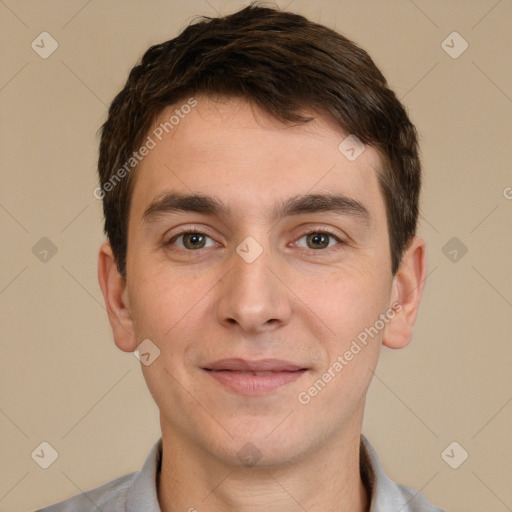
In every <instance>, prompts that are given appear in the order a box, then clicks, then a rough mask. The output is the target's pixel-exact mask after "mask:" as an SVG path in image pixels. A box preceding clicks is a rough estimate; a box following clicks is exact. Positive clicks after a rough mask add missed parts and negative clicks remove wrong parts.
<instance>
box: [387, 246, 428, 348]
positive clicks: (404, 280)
mask: <svg viewBox="0 0 512 512" xmlns="http://www.w3.org/2000/svg"><path fill="white" fill-rule="evenodd" d="M425 277H426V244H425V240H423V238H421V237H419V236H415V237H414V238H413V239H412V240H411V242H410V244H409V246H408V248H407V250H406V252H405V253H404V256H403V258H402V262H401V264H400V268H399V269H398V271H397V273H396V274H395V277H394V278H393V289H392V294H391V305H393V304H395V303H396V304H398V305H399V306H398V307H397V308H395V311H396V313H395V316H394V318H393V319H392V320H391V321H390V322H389V323H388V324H387V325H386V329H385V332H384V336H383V339H382V344H383V345H384V346H386V347H389V348H403V347H405V346H406V345H408V344H409V342H410V341H411V339H412V333H413V327H414V323H415V322H416V316H417V314H418V309H419V305H420V300H421V295H422V292H423V287H424V285H425Z"/></svg>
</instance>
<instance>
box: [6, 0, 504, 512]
mask: <svg viewBox="0 0 512 512" xmlns="http://www.w3.org/2000/svg"><path fill="white" fill-rule="evenodd" d="M277 3H278V4H279V5H280V6H281V7H285V6H286V5H287V4H289V5H290V6H289V9H290V10H293V11H296V12H298V13H301V14H305V15H306V16H309V17H310V18H312V19H313V20H315V21H318V22H321V23H323V24H326V25H328V26H330V27H332V28H335V29H337V30H338V31H340V32H341V33H343V34H345V35H346V36H348V37H350V38H353V39H354V40H355V41H356V42H358V43H359V44H360V45H362V46H363V48H365V49H366V50H367V51H368V52H369V53H370V55H371V56H372V57H373V58H374V60H375V62H376V63H377V65H378V66H379V67H380V68H381V70H382V71H383V72H384V74H385V75H386V77H387V78H388V80H389V82H390V84H391V86H392V87H393V88H394V89H395V90H396V91H397V94H398V96H399V97H400V98H402V99H403V101H404V103H405V104H406V106H407V107H408V109H409V112H410V115H411V118H412V120H413V122H414V123H415V124H416V125H417V127H418V130H419V131H420V134H421V144H422V155H423V164H424V170H425V187H424V192H423V207H422V220H421V227H420V234H421V235H423V236H424V237H425V238H426V240H427V243H428V248H429V253H428V272H429V277H428V279H427V284H426V288H425V293H424V299H423V303H422V308H421V310H420V314H419V318H418V321H417V325H416V327H415V333H414V339H413V342H412V343H411V345H410V346H409V347H407V348H406V349H404V350H401V351H391V350H388V349H384V350H383V353H382V359H381V361H380V363H379V366H378V368H377V372H376V377H375V379H374V381H373V383H372V385H371V388H370V392H369V395H368V403H367V413H366V418H365V424H364V430H363V431H364V433H365V434H366V435H367V437H368V438H369V439H370V440H371V442H372V443H373V445H374V446H375V448H376V449H377V452H378V453H379V455H380V457H381V460H382V461H383V463H384V466H385V468H386V469H387V471H388V473H389V475H390V476H391V477H392V478H393V479H395V480H396V481H398V482H400V483H403V484H406V485H409V486H412V487H414V488H415V489H417V490H421V492H423V493H424V494H425V495H426V496H427V497H428V498H429V499H430V500H431V501H432V502H434V503H435V504H437V505H439V506H440V507H442V508H445V509H446V510H448V511H451V512H462V511H464V512H477V511H479V512H480V511H482V510H485V511H495V512H502V511H507V510H509V511H510V510H512V486H510V475H511V474H512V462H511V460H512V441H511V426H512V377H511V371H510V367H511V364H512V343H511V341H512V339H511V334H510V332H511V328H512V314H511V313H512V273H511V272H510V262H511V261H512V241H511V236H510V235H511V227H512V222H511V221H512V199H511V198H512V188H510V187H512V173H511V162H512V149H511V146H512V144H511V141H512V122H511V119H512V69H511V60H510V52H511V49H512V31H511V30H510V28H511V25H512V23H511V22H512V2H511V1H510V0H501V1H496V0H473V1H467V0H466V1H463V0H458V1H450V2H445V1H440V0H436V1H426V0H415V2H413V1H407V0H393V1H359V0H350V1H349V0H346V1H335V0H324V1H318V0H317V1H315V2H312V1H310V2H307V1H303V0H294V1H293V2H291V3H290V0H284V1H278V2H277ZM245 4H246V2H244V1H242V0H240V1H234V0H230V1H221V0H208V1H206V0H194V1H187V2H185V1H183V2H181V1H177V0H161V1H157V0H153V1H149V2H135V1H124V2H122V1H120V0H116V1H108V2H101V1H99V0H92V1H89V2H87V1H86V0H76V1H63V0H60V1H59V0H48V1H44V2H37V1H29V0H24V1H14V0H5V1H1V2H0V20H1V21H0V38H1V48H2V50H1V52H2V55H1V57H2V63H3V65H2V69H1V71H0V112H1V118H2V131H1V134H0V135H1V136H0V140H1V143H2V149H1V156H2V187H1V189H0V222H1V235H2V239H3V240H4V244H3V250H2V252H1V256H0V257H1V267H0V308H1V332H2V347H1V353H2V358H1V363H0V365H1V366H0V429H1V447H2V448H1V468H0V511H3V512H6V511H13V512H17V511H28V510H34V509H36V508H38V507H41V506H43V505H46V504H49V503H52V502H55V501H57V500H61V499H64V498H67V497H69V496H71V495H74V494H76V493H78V492H80V490H86V489H89V488H91V487H93V486H96V485H99V484H101V483H104V482H106V481H108V480H110V479H113V478H115V477H117V476H119V475H122V474H124V473H127V472H131V471H136V470H138V469H140V467H141V466H142V464H143V461H144V459H145V457H146V456H147V453H148V451H149V449H150V448H151V446H152V445H153V443H154V442H155V441H156V439H157V438H158V437H159V434H160V431H159V424H158V414H157V412H158V411H157V408H156V406H155V405H154V403H153V402H152V399H151V397H150V395H149V392H148V391H147V388H146V385H145V383H144V380H143V378H142V376H141V371H140V367H139V364H140V363H139V362H138V361H137V360H136V358H135V357H134V356H133V355H132V354H126V353H123V352H121V351H119V350H118V349H117V348H116V347H115V345H114V343H113V341H112V336H111V331H110V326H109V324H108V321H107V315H106V312H105V308H104V304H103V298H102V295H101V292H100V288H99V285H98V283H97V277H96V265H97V251H98V248H99V245H100V243H101V241H102V239H103V237H102V212H101V204H100V202H99V201H97V200H96V199H95V198H94V197H93V195H92V191H93V189H94V187H95V186H96V185H97V183H96V169H95V166H96V158H97V144H98V139H97V138H96V131H97V130H98V128H99V126H100V124H101V123H102V121H103V120H104V118H105V114H106V108H107V105H108V104H109V103H110V101H111V100H112V99H113V97H114V95H115V94H116V93H117V92H118V90H119V89H120V87H121V86H122V84H123V83H124V81H125V79H126V77H127V74H128V72H129V70H130V69H131V67H132V66H133V65H134V64H135V62H136V60H137V59H138V58H139V57H140V56H141V55H142V53H143V52H144V51H145V50H146V49H147V47H148V46H149V45H151V44H155V43H157V42H161V41H163V40H167V39H170V38H172V37H174V36H175V35H177V34H178V32H179V31H181V30H182V29H183V28H185V26H186V25H187V24H188V23H189V22H190V21H191V19H192V17H193V15H196V14H206V15H211V16H215V15H216V11H217V12H220V13H223V14H226V13H229V12H232V11H234V10H235V9H237V8H240V7H242V6H243V5H245ZM43 31H46V32H48V33H50V34H51V36H52V37H53V38H54V39H55V40H56V41H57V42H58V45H59V46H58V49H57V50H56V51H55V52H54V53H53V54H52V55H51V56H50V57H48V58H47V59H43V58H41V57H40V56H39V55H38V54H37V53H36V52H35V51H34V50H33V49H32V48H31V42H32V41H33V40H34V39H36V37H37V36H38V35H39V34H40V33H41V32H43ZM453 31H457V32H458V33H459V34H460V35H461V36H462V37H463V38H464V39H465V40H466V41H467V42H468V43H469V47H468V49H467V50H466V51H465V52H464V53H462V55H460V56H459V57H458V58H456V59H454V58H452V57H450V56H449V55H448V54H447V53H446V52H445V50H444V49H443V47H442V46H441V44H442V41H443V40H445V38H446V37H447V36H448V35H449V34H451V33H452V32H453ZM448 41H450V40H448ZM448 44H450V45H451V46H454V49H455V50H457V49H459V48H461V46H460V41H459V42H457V41H456V40H455V41H454V43H453V44H452V43H451V42H449V43H448ZM507 197H508V198H507ZM42 237H47V238H49V239H50V240H51V241H52V242H53V244H54V245H55V246H56V248H57V253H56V254H55V255H54V256H53V257H51V258H50V259H48V261H47V262H46V263H44V262H42V261H40V259H39V258H38V257H36V255H34V254H33V252H32V248H33V246H34V245H35V244H36V243H37V242H38V241H39V240H40V239H41V238H42ZM452 237H457V238H458V239H459V240H460V241H461V243H463V244H464V245H465V246H466V247H467V248H468V252H467V254H465V255H464V256H463V257H462V258H461V259H460V260H459V261H457V262H453V261H451V260H450V259H449V258H448V257H447V256H445V254H444V252H447V250H446V249H445V250H444V252H443V247H444V246H445V244H447V242H448V241H449V240H450V239H451V238H452ZM459 255H460V253H459ZM42 441H46V442H48V443H50V444H51V445H52V446H53V447H54V448H55V449H56V450H57V452H58V458H57V460H56V461H55V462H54V463H53V464H52V465H51V466H50V467H49V468H48V469H46V470H45V469H42V468H40V467H39V466H38V465H37V464H36V463H35V462H34V460H33V459H32V458H31V453H32V452H33V450H34V449H35V448H36V447H37V446H38V445H39V444H40V443H41V442H42ZM453 441H457V442H458V443H459V444H460V445H461V446H462V447H464V449H465V450H467V452H468V453H469V457H468V459H467V460H466V461H465V462H464V463H463V464H462V465H461V466H460V467H459V468H458V469H452V468H451V467H450V466H449V465H448V464H447V463H446V462H445V461H444V460H443V458H442V457H441V453H442V452H443V450H444V449H445V448H446V447H447V446H448V445H449V444H450V443H452V442H453ZM453 453H454V455H453V457H452V458H453V459H457V458H458V457H459V456H460V453H459V452H458V451H457V450H456V451H455V452H453Z"/></svg>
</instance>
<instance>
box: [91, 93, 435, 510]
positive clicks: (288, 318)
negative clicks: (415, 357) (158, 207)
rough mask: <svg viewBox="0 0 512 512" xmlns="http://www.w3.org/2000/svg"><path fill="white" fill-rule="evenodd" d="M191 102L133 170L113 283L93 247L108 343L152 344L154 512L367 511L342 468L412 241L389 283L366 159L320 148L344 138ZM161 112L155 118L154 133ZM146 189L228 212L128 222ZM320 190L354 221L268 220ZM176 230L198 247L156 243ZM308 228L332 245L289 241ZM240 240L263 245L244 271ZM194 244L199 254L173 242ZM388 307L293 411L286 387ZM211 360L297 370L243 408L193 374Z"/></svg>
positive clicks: (320, 216) (408, 300)
mask: <svg viewBox="0 0 512 512" xmlns="http://www.w3.org/2000/svg"><path fill="white" fill-rule="evenodd" d="M196 98H197V100H198V105H197V106H196V107H195V108H193V109H192V110H191V112H190V113H189V114H188V115H186V116H185V117H184V119H181V120H180V122H179V124H178V125H177V126H176V127H175V128H174V129H173V130H172V131H170V132H169V134H168V135H166V136H165V137H164V138H163V139H162V141H161V142H158V144H157V146H156V147H155V148H154V149H152V150H151V151H150V152H149V154H148V155H147V156H146V157H145V158H144V159H143V161H142V162H141V164H140V167H139V169H138V173H139V174H138V175H137V180H136V184H135V187H134V191H133V197H132V203H131V207H130V222H129V235H128V253H127V280H126V283H125V282H124V281H123V279H122V278H121V276H120V274H119V273H118V271H117V268H116V265H115V260H114V256H113V253H112V250H111V247H110V245H109V244H108V243H107V242H105V243H104V244H103V245H102V246H101V248H100V252H99V264H98V277H99V282H100V286H101V289H102V292H103V295H104V298H105V303H106V307H107V311H108V315H109V320H110V323H111V326H112V330H113V335H114V339H115V343H116V345H117V346H118V347H119V348H120V349H121V350H123V351H126V352H132V351H134V350H135V349H136V348H137V345H138V344H139V343H140V342H141V341H142V340H144V339H147V338H149V339H150V340H151V341H152V342H153V343H154V344H155V345H156V346H158V348H159V350H160V356H159V357H158V358H157V359H155V360H154V362H153V363H152V364H150V365H148V366H145V365H141V368H142V371H143V374H144V378H145V380H146V382H147V385H148V387H149V390H150V392H151V394H152V396H153V398H154V400H155V402H156V404H157V405H158V407H159V409H160V423H161V428H162V439H163V459H162V470H161V474H160V477H159V480H158V498H159V502H160V506H161V509H162V511H164V512H167V511H173V512H174V511H186V510H191V509H192V510H193V507H194V508H195V509H196V510H198V511H199V512H200V511H201V510H208V511H209V512H214V511H219V512H220V511H223V512H225V511H233V512H234V511H237V512H240V511H243V512H245V511H251V512H257V511H265V512H269V511H271V512H272V511H274V510H275V511H282V510H286V511H289V512H293V511H303V510H308V511H310V512H316V511H325V510H337V511H339V512H349V511H350V512H354V511H358V512H360V511H365V510H368V508H369V500H368V495H367V491H366V489H365V487H364V485H363V483H362V481H361V478H360V474H359V441H360V432H361V428H362V420H363V412H364V404H365V397H366V392H367V389H368V387H369V384H370V382H371V378H372V375H373V373H372V372H373V371H374V370H375V368H376V365H377V362H378V357H379V352H380V347H381V346H382V345H384V346H386V347H389V348H394V349H397V348H401V347H404V346H406V345H407V344H408V343H409V341H410V340H411V337H412V329H413V325H414V322H415V319H416V315H417V310H418V306H419V302H420V298H421V293H422V290H423V283H424V280H425V273H426V262H425V242H424V240H423V239H422V238H420V237H415V238H414V239H413V240H412V242H411V243H410V245H409V247H408V250H407V252H406V253H405V255H404V257H403V259H402V263H401V266H400V268H399V270H398V272H397V274H396V275H395V276H394V277H393V276H392V275H391V270H390V250H389V234H388V230H387V223H386V210H385V204H384V199H383V196H382V194H381V192H380V190H379V188H378V183H377V169H378V167H379V155H378V153H377V152H376V150H375V149H373V148H371V147H368V146H367V147H366V149H365V151H364V152H363V153H362V154H361V156H359V157H358V158H357V159H356V160H355V161H353V162H351V161H349V160H348V159H347V158H346V157H345V156H344V155H343V154H342V153H341V152H340V151H339V150H338V145H339V144H340V142H341V141H342V140H343V139H344V138H345V137H346V136H347V134H344V133H342V132H341V130H340V129H339V128H338V127H335V126H334V125H332V124H330V123H329V122H328V120H327V119H326V118H324V117H322V116H319V115H316V117H315V120H314V121H312V122H310V123H307V124H306V125H297V126H290V125H285V124H283V123H281V122H280V121H278V120H276V119H275V118H273V117H271V116H270V115H269V114H267V113H265V112H264V111H262V110H260V109H259V108H258V107H256V106H251V105H250V104H249V103H247V102H246V101H245V100H240V99H233V98H231V99H223V100H219V99H217V100H216V101H213V100H212V99H211V98H208V97H205V96H200V95H198V96H197V97H196ZM178 107H179V105H178ZM175 108H177V106H176V105H174V106H172V107H167V108H166V109H165V110H164V111H163V112H162V113H161V115H160V117H159V119H158V120H157V121H156V123H155V126H157V125H158V124H159V123H160V122H163V121H165V120H168V119H169V117H170V115H171V114H172V113H173V111H174V109H175ZM163 191H179V192H183V193H191V192H194V193H202V194H206V195H213V196H216V197H218V198H220V199H222V201H223V202H224V203H226V204H227V205H229V206H230V207H231V208H232V210H233V216H232V217H226V218H217V217H215V216H209V215H204V214H202V213H196V212H192V213H191V212H187V213H183V212H180V213H168V214H166V215H163V216H161V217H159V218H158V219H157V221H156V222H155V223H153V224H149V225H146V224H145V223H144V222H142V214H143V212H144V210H145V208H146V207H147V206H148V205H149V203H150V202H151V201H152V200H153V199H154V198H155V197H156V196H157V195H158V194H161V193H162V192H163ZM326 192H339V193H342V194H345V195H347V196H349V197H351V198H354V199H356V200H358V201H359V202H361V203H363V205H364V206H365V207H366V208H367V210H368V211H369V212H370V215H371V225H370V226H369V227H364V226H363V225H362V224H361V223H360V222H359V221H358V220H357V219H354V218H352V217H349V216H347V215H343V214H340V213H337V212H315V213H306V214H301V215H298V216H290V217H283V218H280V219H277V220H271V218H270V212H271V211H272V208H273V207H274V205H275V204H277V203H278V202H279V201H281V200H283V199H286V198H288V197H291V196H295V195H302V194H305V193H326ZM191 227H195V228H196V229H199V230H201V231H203V232H204V233H205V234H206V235H207V237H206V238H205V239H204V241H203V239H200V240H199V242H197V240H196V241H195V242H194V241H193V242H192V243H191V242H190V237H189V238H188V239H187V240H185V238H186V237H178V238H177V239H174V242H173V244H171V245H165V243H166V242H168V241H169V240H171V239H173V237H174V236H175V235H176V234H177V231H178V228H180V229H181V228H184V229H189V228H191ZM322 228H327V229H330V230H332V231H333V233H334V234H335V236H337V237H338V238H339V239H340V240H341V241H342V242H339V241H338V240H336V239H335V238H329V239H328V240H329V246H328V247H327V248H325V247H324V246H323V245H322V243H321V242H320V244H319V245H320V248H317V245H315V242H314V241H313V242H311V241H309V243H308V237H307V236H306V235H307V234H308V233H310V232H313V233H318V232H319V231H320V232H323V229H322ZM189 231H190V229H189ZM247 236H252V237H253V238H254V239H255V240H256V241H257V242H258V243H259V244H260V246H261V247H262V249H263V252H262V254H261V255H260V256H259V257H258V258H257V259H256V260H255V261H253V262H252V263H247V262H246V261H245V260H244V259H243V258H241V257H240V256H239V254H238V253H237V252H236V247H237V246H238V245H239V244H240V243H241V242H242V241H243V240H244V239H245V238H246V237H247ZM186 242H188V245H184V244H185V243H186ZM194 243H195V244H198V245H200V246H201V247H202V248H200V249H190V248H189V247H190V246H191V245H193V244H194ZM316 243H317V244H318V242H316ZM202 244H205V246H204V245H202ZM394 303H399V304H401V306H402V308H401V310H400V311H399V312H397V313H396V315H395V316H394V318H393V319H392V320H390V321H389V322H388V323H387V324H386V325H385V328H384V329H383V330H381V331H379V334H378V335H377V336H375V337H374V338H373V339H371V341H370V342H369V343H368V344H367V346H366V347H364V348H363V349H362V350H361V351H360V352H359V353H358V354H357V355H356V356H354V358H353V359H352V361H350V362H349V364H348V365H347V366H345V367H344V368H343V370H342V371H341V372H339V373H337V374H336V377H334V378H332V380H331V381H330V382H329V383H328V384H327V385H326V386H325V387H324V389H322V391H321V392H319V393H318V394H317V396H315V397H314V398H312V399H311V401H310V402H309V403H308V404H307V405H303V404H301V403H300V402H299V401H298V399H297V396H298V394H299V393H300V392H301V391H305V390H306V391H307V390H308V388H309V387H310V386H311V385H312V384H313V383H314V382H315V381H317V380H318V379H319V378H321V376H322V374H323V373H324V372H325V371H326V370H327V369H328V368H329V367H330V366H331V365H332V363H333V362H334V361H336V358H337V357H338V356H339V355H342V354H344V353H345V352H346V350H348V349H349V348H350V345H351V342H352V340H353V339H354V338H355V337H356V336H357V335H358V334H359V333H360V332H362V331H364V329H365V328H367V327H370V326H373V325H374V324H375V321H376V320H377V319H378V318H379V315H380V314H382V313H384V312H385V311H386V310H387V309H388V308H390V307H391V305H392V304H394ZM226 357H243V358H245V359H262V358H280V359H284V360H287V361H291V362H293V363H296V364H299V365H301V366H302V367H307V368H309V370H308V371H307V372H306V373H304V374H303V375H302V376H301V377H300V378H299V379H298V380H296V381H294V382H292V383H289V384H286V385H284V386H282V387H280V388H278V389H277V390H274V391H272V392H270V393H267V394H265V395H262V396H255V397H252V396H250V397H248V396H244V395H240V394H238V393H236V392H233V391H232V390H230V389H228V388H226V387H224V386H223V385H222V384H220V383H219V382H217V381H216V380H215V379H213V378H212V377H211V375H209V374H208V372H205V371H204V370H202V369H201V368H202V367H204V366H205V365H206V364H207V363H209V362H212V361H215V360H218V359H221V358H226ZM248 442H250V443H252V444H253V445H254V446H256V447H257V450H258V453H259V454H260V457H261V458H260V459H259V460H258V461H257V463H256V465H255V466H254V467H246V466H245V465H244V463H243V462H242V461H241V460H240V457H239V455H238V452H239V450H241V449H242V447H243V446H244V445H245V444H246V443H248Z"/></svg>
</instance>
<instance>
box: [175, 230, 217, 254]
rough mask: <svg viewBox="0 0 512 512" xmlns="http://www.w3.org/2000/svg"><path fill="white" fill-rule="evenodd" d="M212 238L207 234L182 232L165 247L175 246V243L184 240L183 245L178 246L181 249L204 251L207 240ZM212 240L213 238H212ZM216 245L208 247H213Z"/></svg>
mask: <svg viewBox="0 0 512 512" xmlns="http://www.w3.org/2000/svg"><path fill="white" fill-rule="evenodd" d="M207 238H210V237H209V236H208V235H207V234H206V233H203V232H202V231H195V230H194V231H182V232H181V233H178V234H177V235H174V236H173V237H172V238H171V239H170V240H169V241H168V242H167V243H166V244H165V245H174V242H175V241H177V240H179V239H182V244H181V245H180V244H178V247H179V248H180V249H186V250H197V249H204V248H205V247H207V246H206V239H207ZM210 240H211V238H210ZM214 245H215V244H213V245H210V246H208V247H213V246H214Z"/></svg>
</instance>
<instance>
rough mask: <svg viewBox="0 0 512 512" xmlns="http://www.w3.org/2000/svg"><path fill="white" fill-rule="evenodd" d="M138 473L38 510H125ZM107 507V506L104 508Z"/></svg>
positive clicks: (63, 511)
mask: <svg viewBox="0 0 512 512" xmlns="http://www.w3.org/2000/svg"><path fill="white" fill-rule="evenodd" d="M136 475H137V473H129V474H127V475H123V476H120V477H119V478H116V479H115V480H111V481H110V482H107V483H105V484H103V485H100V486H98V487H94V488H93V489H90V490H88V491H84V492H82V493H80V494H77V495H76V496H73V497H71V498H69V499H67V500H64V501H60V502H59V503H55V504H54V505H50V506H48V507H45V508H42V509H39V510H37V511H36V512H76V511H77V510H80V512H97V511H98V509H99V510H108V511H109V512H124V511H125V510H126V499H127V493H128V490H129V489H130V487H131V485H132V483H133V480H134V479H135V477H136ZM104 507H105V508H104Z"/></svg>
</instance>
